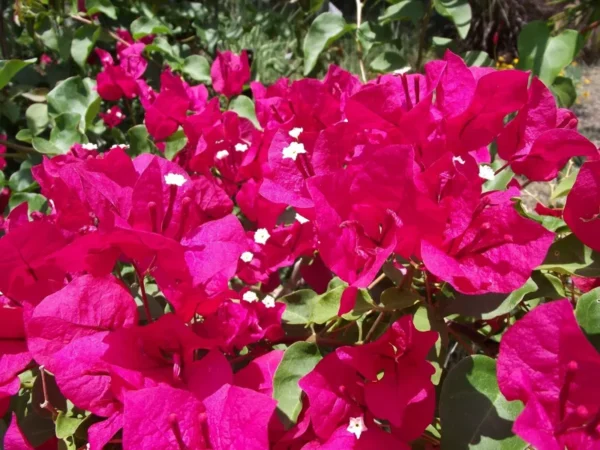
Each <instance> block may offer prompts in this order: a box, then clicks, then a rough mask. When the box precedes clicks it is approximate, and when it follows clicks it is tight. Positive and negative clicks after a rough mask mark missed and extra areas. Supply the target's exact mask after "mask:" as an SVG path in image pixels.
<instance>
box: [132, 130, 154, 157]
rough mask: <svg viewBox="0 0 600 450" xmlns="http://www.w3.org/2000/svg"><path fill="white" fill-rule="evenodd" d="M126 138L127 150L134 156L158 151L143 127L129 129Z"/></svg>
mask: <svg viewBox="0 0 600 450" xmlns="http://www.w3.org/2000/svg"><path fill="white" fill-rule="evenodd" d="M127 136H128V137H129V149H130V150H131V153H132V154H134V155H141V154H142V153H155V152H157V151H158V149H157V148H156V145H154V142H153V141H152V138H151V137H150V135H149V134H148V130H147V129H146V126H145V125H136V126H134V127H131V128H130V129H129V130H128V131H127Z"/></svg>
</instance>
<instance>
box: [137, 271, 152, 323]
mask: <svg viewBox="0 0 600 450" xmlns="http://www.w3.org/2000/svg"><path fill="white" fill-rule="evenodd" d="M133 267H134V269H135V273H136V274H137V277H138V280H139V284H140V292H141V293H142V303H143V304H144V311H145V312H146V319H147V320H148V323H150V322H152V314H151V313H150V304H149V303H148V296H147V295H146V286H144V278H145V275H142V274H141V273H140V271H139V269H138V268H137V266H135V265H134V266H133Z"/></svg>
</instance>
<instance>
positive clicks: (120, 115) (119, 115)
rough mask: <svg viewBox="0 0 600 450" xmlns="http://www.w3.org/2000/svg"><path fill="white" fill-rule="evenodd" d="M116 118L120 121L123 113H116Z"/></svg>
mask: <svg viewBox="0 0 600 450" xmlns="http://www.w3.org/2000/svg"><path fill="white" fill-rule="evenodd" d="M115 116H117V118H118V119H120V118H121V117H123V113H122V112H121V111H117V112H116V113H115Z"/></svg>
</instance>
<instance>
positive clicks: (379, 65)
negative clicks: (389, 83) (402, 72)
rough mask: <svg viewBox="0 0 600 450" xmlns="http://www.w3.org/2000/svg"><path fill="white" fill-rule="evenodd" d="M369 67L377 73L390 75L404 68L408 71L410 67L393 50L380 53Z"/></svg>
mask: <svg viewBox="0 0 600 450" xmlns="http://www.w3.org/2000/svg"><path fill="white" fill-rule="evenodd" d="M369 67H371V69H373V70H374V71H375V72H379V73H390V72H393V71H395V70H398V69H404V68H408V69H410V66H409V65H408V64H407V62H406V60H405V59H404V58H403V57H402V55H401V54H400V53H398V52H395V51H393V50H386V51H383V52H381V53H380V54H379V55H377V57H376V58H375V59H374V60H373V61H371V63H370V64H369Z"/></svg>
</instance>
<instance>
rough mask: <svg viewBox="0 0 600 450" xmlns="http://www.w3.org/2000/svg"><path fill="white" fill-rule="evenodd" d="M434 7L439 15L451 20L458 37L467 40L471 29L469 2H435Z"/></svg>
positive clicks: (437, 0)
mask: <svg viewBox="0 0 600 450" xmlns="http://www.w3.org/2000/svg"><path fill="white" fill-rule="evenodd" d="M433 6H434V7H435V10H436V11H437V12H438V14H441V15H442V16H444V17H447V18H448V19H450V20H451V21H452V22H453V23H454V26H455V27H456V29H457V30H458V35H459V36H460V37H461V38H462V39H465V38H466V37H467V34H469V29H470V28H471V19H472V12H471V5H469V1H468V0H433Z"/></svg>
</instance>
